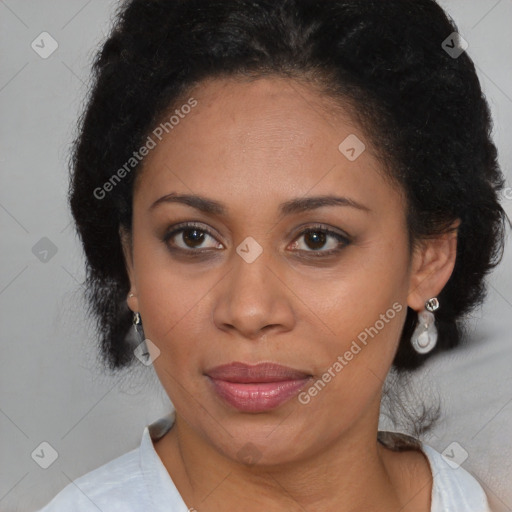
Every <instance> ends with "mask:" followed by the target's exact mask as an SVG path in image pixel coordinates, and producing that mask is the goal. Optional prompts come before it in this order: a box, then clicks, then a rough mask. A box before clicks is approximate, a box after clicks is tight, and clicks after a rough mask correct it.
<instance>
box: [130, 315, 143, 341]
mask: <svg viewBox="0 0 512 512" xmlns="http://www.w3.org/2000/svg"><path fill="white" fill-rule="evenodd" d="M133 328H134V329H135V332H136V333H137V336H138V337H139V339H140V341H141V343H142V342H143V341H144V340H145V339H146V337H145V336H144V329H143V328H142V318H141V317H140V313H139V312H138V311H137V313H134V314H133Z"/></svg>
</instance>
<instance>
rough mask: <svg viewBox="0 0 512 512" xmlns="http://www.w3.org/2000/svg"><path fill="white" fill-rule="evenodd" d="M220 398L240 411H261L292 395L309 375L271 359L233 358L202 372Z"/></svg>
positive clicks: (273, 407) (304, 382) (283, 401)
mask: <svg viewBox="0 0 512 512" xmlns="http://www.w3.org/2000/svg"><path fill="white" fill-rule="evenodd" d="M205 375H206V376H207V377H208V378H209V381H210V382H211V385H212V388H213V390H214V392H215V394H216V395H218V396H219V397H220V398H221V399H222V400H223V401H224V402H227V403H228V404H229V405H231V406H233V407H234V408H236V409H238V410H239V411H243V412H264V411H268V410H270V409H275V408H276V407H278V406H280V405H282V404H283V403H285V402H287V401H288V400H289V399H291V398H292V397H293V396H294V395H296V394H297V393H298V392H299V391H300V389H301V388H302V387H304V386H305V384H306V383H307V382H308V381H309V379H310V378H311V375H310V374H307V373H306V372H303V371H300V370H296V369H294V368H290V367H288V366H282V365H279V364H275V363H260V364H257V365H249V364H245V363H240V362H233V363H230V364H225V365H221V366H216V367H215V368H212V369H210V370H208V371H206V372H205Z"/></svg>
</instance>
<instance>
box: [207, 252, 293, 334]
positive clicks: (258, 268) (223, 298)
mask: <svg viewBox="0 0 512 512" xmlns="http://www.w3.org/2000/svg"><path fill="white" fill-rule="evenodd" d="M232 259H233V262H232V266H231V268H230V271H229V272H228V273H227V275H226V276H225V277H224V279H222V281H221V283H219V286H218V287H216V288H217V294H218V295H217V298H216V302H215V305H214V310H213V320H214V323H215V325H216V326H217V328H219V329H221V330H223V331H231V332H236V333H238V334H239V336H241V337H243V338H246V339H249V340H259V339H260V338H261V337H263V336H265V335H267V334H270V333H271V332H272V333H274V334H278V333H280V332H287V331H290V330H291V329H293V326H294V323H295V321H296V320H295V311H294V308H293V304H292V298H293V292H292V291H291V290H290V289H289V288H288V287H287V284H286V281H287V280H286V267H285V265H286V264H285V263H284V264H283V265H282V266H278V265H277V264H276V262H275V261H274V263H273V262H272V259H271V258H270V257H267V253H266V251H263V253H262V254H261V255H260V256H259V257H258V258H257V259H256V260H255V261H253V262H251V263H248V262H247V261H245V260H244V259H243V258H242V257H240V256H239V255H238V254H234V255H233V258H232Z"/></svg>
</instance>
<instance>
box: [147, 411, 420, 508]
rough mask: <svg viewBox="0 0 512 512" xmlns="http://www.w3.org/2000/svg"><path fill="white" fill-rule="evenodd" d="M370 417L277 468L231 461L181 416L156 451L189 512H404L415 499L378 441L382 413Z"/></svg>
mask: <svg viewBox="0 0 512 512" xmlns="http://www.w3.org/2000/svg"><path fill="white" fill-rule="evenodd" d="M371 416H372V417H371V418H368V417H367V418H361V420H362V421H361V423H359V422H358V425H357V426H354V428H352V429H351V430H350V431H348V432H345V433H343V435H341V436H339V437H338V438H336V439H335V440H334V441H333V442H332V443H331V444H330V445H328V446H325V447H324V449H323V450H322V451H321V452H317V453H315V454H314V455H310V456H308V457H302V458H300V459H294V460H293V462H287V463H285V464H279V465H272V466H268V465H267V466H261V465H258V464H254V465H245V464H241V463H239V462H238V461H236V460H233V459H232V458H228V457H226V456H225V455H223V454H222V453H220V452H219V451H218V450H217V449H215V448H214V447H213V446H212V445H210V444H209V443H208V442H207V441H206V440H205V438H203V437H201V436H199V435H198V434H197V433H196V432H195V431H194V430H193V429H192V428H191V427H190V425H189V424H188V423H187V422H186V421H183V420H182V419H181V418H180V417H179V415H177V416H176V422H175V424H174V426H173V428H172V429H171V430H170V431H169V432H168V433H167V434H166V435H165V436H164V437H163V438H161V439H160V440H159V441H157V442H156V443H155V449H156V451H157V453H158V454H159V456H160V458H161V459H162V462H163V463H164V465H165V466H166V468H167V470H168V471H169V474H170V475H171V477H172V479H173V481H174V483H175V485H176V487H177V488H178V491H179V492H180V494H181V496H182V497H183V499H184V501H185V503H186V504H187V506H188V507H189V508H190V509H196V510H197V511H198V512H215V511H220V510H236V509H238V508H240V509H243V510H245V511H247V512H253V511H254V512H256V511H260V510H266V511H268V512H282V511H290V510H298V511H299V510H315V511H318V512H324V511H325V512H328V511H333V510H336V511H337V512H348V511H350V512H355V511H363V510H379V511H381V512H385V511H388V510H389V511H396V510H403V511H404V512H405V511H406V510H407V507H405V508H403V507H404V504H405V503H406V501H407V499H410V496H409V498H408V497H407V496H404V489H405V488H404V484H403V483H402V484H399V481H400V480H401V479H403V477H404V474H403V473H402V472H401V471H398V470H397V467H398V466H397V465H396V461H397V455H398V454H396V453H394V452H391V451H390V450H388V449H386V448H385V447H383V446H381V445H380V444H379V443H378V442H377V425H378V409H377V414H375V413H373V414H372V415H371ZM368 420H371V421H368ZM361 425H365V426H366V428H361ZM369 490H371V492H369ZM409 491H410V489H409ZM426 510H428V509H426Z"/></svg>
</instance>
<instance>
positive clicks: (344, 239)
mask: <svg viewBox="0 0 512 512" xmlns="http://www.w3.org/2000/svg"><path fill="white" fill-rule="evenodd" d="M191 229H195V230H197V231H199V232H201V233H204V234H207V235H208V236H210V237H212V238H213V239H214V240H216V238H215V236H214V235H213V234H212V233H211V232H210V231H209V230H208V229H206V228H204V227H202V225H200V224H197V223H193V222H185V223H183V224H178V225H177V226H174V228H173V229H172V230H171V231H169V232H168V233H166V234H165V236H164V237H163V239H162V241H163V242H164V243H165V244H166V245H167V246H168V247H169V242H170V240H172V238H174V237H175V236H176V235H178V234H180V233H183V232H185V231H187V230H191ZM309 233H323V234H325V235H327V236H332V237H334V238H335V239H336V240H337V241H338V242H339V244H340V245H341V247H337V248H336V249H329V250H327V251H322V250H321V249H318V250H313V249H312V250H309V251H305V250H298V251H297V252H301V253H306V254H307V255H308V256H305V257H306V258H310V257H313V258H327V257H329V256H333V255H335V254H337V253H339V252H341V250H342V249H343V248H345V247H346V246H347V245H349V244H350V243H351V241H350V239H349V237H348V236H344V235H342V234H341V233H338V232H336V231H333V230H331V229H329V228H327V227H325V226H323V225H321V224H315V225H312V226H308V227H307V228H305V229H304V230H303V231H301V232H300V233H299V234H298V235H297V236H296V237H295V238H294V239H293V242H292V243H296V241H297V240H299V239H300V238H301V237H303V236H304V235H307V234H309ZM169 249H171V250H175V251H179V252H182V253H186V254H187V255H188V256H190V257H201V256H203V255H204V253H205V252H207V251H211V250H214V251H216V250H217V249H184V248H183V247H169Z"/></svg>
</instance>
